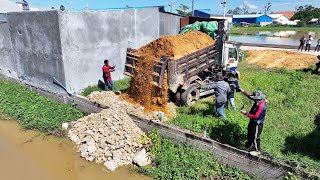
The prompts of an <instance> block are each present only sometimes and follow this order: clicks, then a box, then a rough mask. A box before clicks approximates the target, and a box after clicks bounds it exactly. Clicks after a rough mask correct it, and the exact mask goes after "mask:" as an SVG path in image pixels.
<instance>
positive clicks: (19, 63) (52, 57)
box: [7, 11, 65, 91]
mask: <svg viewBox="0 0 320 180" xmlns="http://www.w3.org/2000/svg"><path fill="white" fill-rule="evenodd" d="M7 19H8V24H9V31H10V35H11V42H12V46H13V49H14V59H15V61H16V62H15V64H16V67H17V72H18V76H19V80H20V81H22V82H24V83H27V84H32V85H34V86H39V87H41V88H44V89H49V90H53V91H59V90H60V88H57V86H55V85H53V83H52V82H53V80H52V78H53V77H55V78H56V79H58V80H59V81H60V82H61V83H62V84H64V85H65V76H64V67H63V65H64V64H63V62H62V51H61V42H60V38H59V37H60V32H59V22H58V12H57V11H33V12H14V13H8V14H7ZM55 88H57V89H55Z"/></svg>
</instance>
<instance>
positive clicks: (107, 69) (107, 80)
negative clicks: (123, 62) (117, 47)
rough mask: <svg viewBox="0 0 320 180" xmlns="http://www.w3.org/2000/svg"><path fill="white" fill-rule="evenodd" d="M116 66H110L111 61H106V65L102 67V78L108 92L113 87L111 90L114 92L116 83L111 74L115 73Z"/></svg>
mask: <svg viewBox="0 0 320 180" xmlns="http://www.w3.org/2000/svg"><path fill="white" fill-rule="evenodd" d="M115 67H116V66H115V65H114V66H109V61H108V60H104V65H103V66H102V73H103V75H102V77H103V80H104V89H105V90H106V91H108V87H109V86H111V90H112V91H114V82H113V81H112V79H111V72H113V71H115V69H114V68H115Z"/></svg>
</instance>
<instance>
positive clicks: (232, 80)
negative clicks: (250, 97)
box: [226, 71, 239, 110]
mask: <svg viewBox="0 0 320 180" xmlns="http://www.w3.org/2000/svg"><path fill="white" fill-rule="evenodd" d="M227 81H228V84H229V86H230V92H229V93H228V96H227V97H228V101H227V103H226V108H227V109H228V104H229V102H230V104H231V107H232V109H234V110H235V109H236V104H235V102H234V92H235V91H238V90H239V82H238V80H237V79H236V72H235V71H231V73H230V74H229V78H228V79H227Z"/></svg>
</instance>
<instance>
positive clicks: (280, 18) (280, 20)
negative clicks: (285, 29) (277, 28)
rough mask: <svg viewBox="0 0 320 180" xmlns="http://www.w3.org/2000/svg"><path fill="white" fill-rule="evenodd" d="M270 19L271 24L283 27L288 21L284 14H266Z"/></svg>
mask: <svg viewBox="0 0 320 180" xmlns="http://www.w3.org/2000/svg"><path fill="white" fill-rule="evenodd" d="M268 16H270V17H271V18H272V23H274V24H282V25H285V24H287V22H288V21H289V19H288V18H287V17H286V16H285V15H284V14H268Z"/></svg>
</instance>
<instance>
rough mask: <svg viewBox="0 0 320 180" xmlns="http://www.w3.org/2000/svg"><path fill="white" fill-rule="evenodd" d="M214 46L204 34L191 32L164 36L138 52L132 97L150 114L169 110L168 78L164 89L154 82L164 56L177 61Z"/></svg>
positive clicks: (131, 87) (130, 90)
mask: <svg viewBox="0 0 320 180" xmlns="http://www.w3.org/2000/svg"><path fill="white" fill-rule="evenodd" d="M214 43H215V41H214V40H213V39H212V38H211V37H210V36H208V35H206V34H204V33H202V32H200V31H190V32H187V33H185V34H179V35H176V36H164V37H161V38H159V39H157V40H155V41H152V42H151V43H149V44H147V45H145V46H143V47H141V48H140V49H138V50H137V52H135V54H136V55H138V56H140V59H139V61H138V63H137V65H136V68H135V70H136V74H135V77H134V78H133V80H132V81H131V84H130V88H129V91H128V93H129V95H130V97H132V98H133V99H135V101H137V102H138V103H139V104H141V105H143V106H144V107H145V108H146V110H147V111H148V110H149V111H153V110H162V111H165V109H164V108H163V107H165V106H166V104H167V101H168V97H167V96H168V82H167V81H168V80H167V79H168V77H166V76H165V78H164V81H163V84H164V85H163V88H162V89H160V88H158V87H155V86H153V85H152V84H151V83H150V82H151V81H152V80H153V77H152V72H153V66H154V64H155V63H156V62H159V61H160V58H161V57H162V56H165V57H169V58H171V59H174V60H176V59H179V58H181V57H183V56H185V55H188V54H191V53H193V52H195V51H197V50H199V49H202V48H205V47H207V46H209V45H212V44H214ZM165 112H166V111H165Z"/></svg>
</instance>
